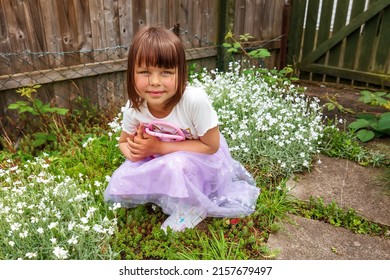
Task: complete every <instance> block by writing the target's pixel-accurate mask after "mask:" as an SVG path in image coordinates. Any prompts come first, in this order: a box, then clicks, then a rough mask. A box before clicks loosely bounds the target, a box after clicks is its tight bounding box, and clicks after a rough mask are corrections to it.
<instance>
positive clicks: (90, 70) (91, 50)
mask: <svg viewBox="0 0 390 280" xmlns="http://www.w3.org/2000/svg"><path fill="white" fill-rule="evenodd" d="M225 4H226V5H225ZM284 4H285V1H284V0H276V1H275V0H261V1H259V0H253V1H252V0H248V1H242V0H195V1H194V0H159V1H155V0H96V1H89V0H53V1H47V0H18V1H13V0H0V120H1V124H2V126H3V127H8V128H11V127H14V126H15V124H16V123H17V121H15V120H12V119H13V118H14V117H15V118H16V115H17V114H16V112H15V111H12V110H8V109H7V107H8V105H9V104H11V103H14V102H15V101H17V100H19V99H20V96H19V95H18V94H17V93H15V90H16V89H17V88H20V87H23V86H28V85H32V84H41V85H42V87H41V88H40V89H39V92H38V94H39V96H38V98H39V99H41V100H42V101H43V102H50V103H52V104H53V105H54V104H56V105H57V106H59V107H66V108H69V109H73V108H77V107H78V104H77V103H76V100H77V99H78V98H80V97H81V98H83V99H86V100H89V102H90V103H91V104H92V105H96V106H98V107H102V108H107V107H109V106H111V105H112V104H114V105H117V106H120V105H122V104H124V102H125V99H126V95H127V94H126V79H125V71H126V68H127V60H126V58H127V52H128V47H129V45H130V43H131V40H132V38H133V35H134V33H135V32H136V31H137V30H138V29H139V27H140V26H143V25H160V26H164V27H166V28H172V27H174V26H175V25H176V24H177V23H179V24H180V29H179V33H180V36H181V38H182V41H183V43H184V45H185V47H186V56H187V59H188V60H189V61H190V62H191V63H192V62H196V63H197V64H198V67H208V68H215V67H216V66H217V65H219V62H218V61H217V60H218V59H224V58H223V57H217V54H220V53H221V51H220V49H221V48H222V46H221V44H222V39H221V38H223V36H224V34H226V33H227V32H228V31H229V30H233V31H234V33H235V34H236V36H237V37H238V35H241V34H245V33H249V34H251V35H252V36H254V39H253V41H252V42H251V44H250V47H264V48H267V49H269V50H270V51H271V53H272V58H270V59H269V60H268V62H267V63H266V66H267V67H270V68H274V67H277V66H278V61H279V56H280V55H279V50H280V47H281V38H282V37H283V36H281V30H282V18H283V7H284ZM223 6H227V7H229V9H227V10H226V14H225V12H223V14H222V12H221V10H220V8H221V7H223ZM223 16H224V17H223ZM222 18H226V22H222V21H220V19H222ZM1 130H2V129H1V128H0V134H2V131H1Z"/></svg>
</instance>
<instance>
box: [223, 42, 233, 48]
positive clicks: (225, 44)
mask: <svg viewBox="0 0 390 280" xmlns="http://www.w3.org/2000/svg"><path fill="white" fill-rule="evenodd" d="M222 46H224V47H225V48H230V47H231V46H232V44H229V43H223V44H222Z"/></svg>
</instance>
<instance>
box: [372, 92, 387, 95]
mask: <svg viewBox="0 0 390 280" xmlns="http://www.w3.org/2000/svg"><path fill="white" fill-rule="evenodd" d="M374 94H375V95H376V96H385V95H386V92H384V91H377V92H375V93H374Z"/></svg>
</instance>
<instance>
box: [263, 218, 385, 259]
mask: <svg viewBox="0 0 390 280" xmlns="http://www.w3.org/2000/svg"><path fill="white" fill-rule="evenodd" d="M290 218H291V222H287V221H286V222H284V223H283V227H282V229H281V230H280V231H279V232H277V233H276V234H271V235H270V237H269V239H268V242H267V246H268V247H269V249H271V250H279V254H278V255H277V259H279V260H390V240H388V239H382V238H380V237H373V236H368V235H361V234H355V233H353V232H352V231H350V230H348V229H345V228H337V227H334V226H332V225H330V224H326V223H324V222H321V221H315V220H310V219H306V218H302V217H299V216H290Z"/></svg>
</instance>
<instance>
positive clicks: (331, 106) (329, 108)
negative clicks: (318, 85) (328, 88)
mask: <svg viewBox="0 0 390 280" xmlns="http://www.w3.org/2000/svg"><path fill="white" fill-rule="evenodd" d="M325 105H326V107H327V108H328V110H329V111H332V110H334V109H335V108H336V106H335V105H334V104H333V103H326V104H325Z"/></svg>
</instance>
